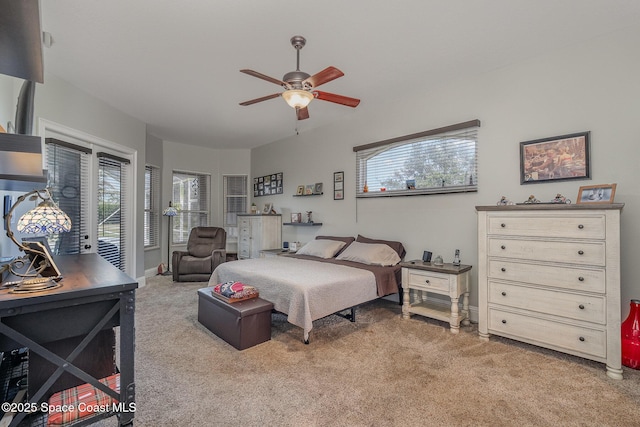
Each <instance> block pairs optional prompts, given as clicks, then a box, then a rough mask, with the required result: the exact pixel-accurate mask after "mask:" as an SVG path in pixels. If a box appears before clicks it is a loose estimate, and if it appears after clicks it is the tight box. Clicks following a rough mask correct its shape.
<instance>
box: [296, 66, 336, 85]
mask: <svg viewBox="0 0 640 427" xmlns="http://www.w3.org/2000/svg"><path fill="white" fill-rule="evenodd" d="M342 76H344V73H343V72H342V71H340V70H338V69H337V68H336V67H327V68H325V69H324V70H322V71H320V72H318V73H316V74H314V75H313V76H311V77H309V78H307V79H306V80H305V81H304V82H302V83H303V84H304V83H308V84H309V85H311V87H318V86H320V85H323V84H325V83H328V82H330V81H331V80H335V79H337V78H338V77H342Z"/></svg>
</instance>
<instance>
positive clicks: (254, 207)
mask: <svg viewBox="0 0 640 427" xmlns="http://www.w3.org/2000/svg"><path fill="white" fill-rule="evenodd" d="M251 213H252V214H256V213H258V207H257V206H256V204H255V203H251Z"/></svg>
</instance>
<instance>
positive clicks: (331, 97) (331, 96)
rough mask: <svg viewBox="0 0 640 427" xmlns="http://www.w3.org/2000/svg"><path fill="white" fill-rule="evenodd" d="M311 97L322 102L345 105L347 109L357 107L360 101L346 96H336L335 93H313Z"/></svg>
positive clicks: (317, 91) (316, 91)
mask: <svg viewBox="0 0 640 427" xmlns="http://www.w3.org/2000/svg"><path fill="white" fill-rule="evenodd" d="M313 96H315V97H316V98H317V99H321V100H322V101H329V102H335V103H336V104H342V105H346V106H347V107H357V106H358V104H360V100H359V99H357V98H349V97H348V96H343V95H336V94H335V93H329V92H321V91H319V90H314V91H313Z"/></svg>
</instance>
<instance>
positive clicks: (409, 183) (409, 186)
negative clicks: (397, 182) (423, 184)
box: [406, 179, 416, 190]
mask: <svg viewBox="0 0 640 427" xmlns="http://www.w3.org/2000/svg"><path fill="white" fill-rule="evenodd" d="M406 184H407V190H415V189H416V180H415V179H408V180H407V182H406Z"/></svg>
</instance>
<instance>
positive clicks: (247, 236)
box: [238, 214, 282, 259]
mask: <svg viewBox="0 0 640 427" xmlns="http://www.w3.org/2000/svg"><path fill="white" fill-rule="evenodd" d="M278 248H282V216H281V215H260V214H257V215H256V214H238V259H247V258H260V251H261V250H263V249H278Z"/></svg>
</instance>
